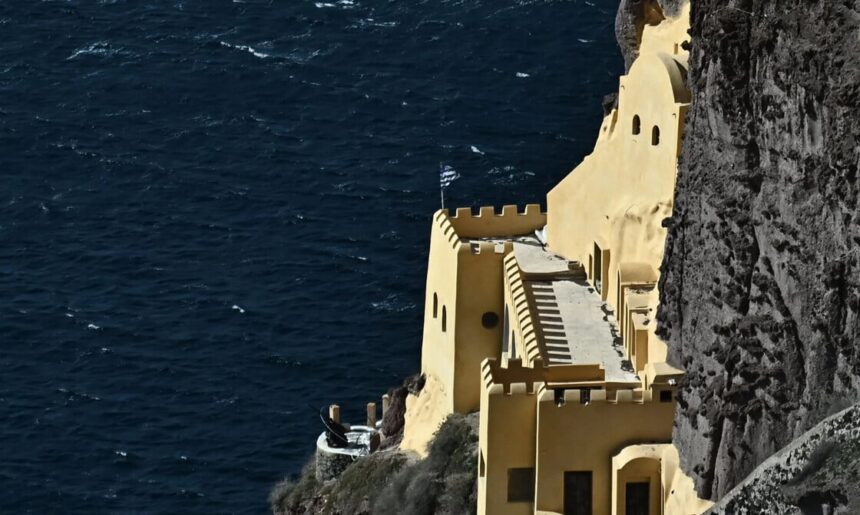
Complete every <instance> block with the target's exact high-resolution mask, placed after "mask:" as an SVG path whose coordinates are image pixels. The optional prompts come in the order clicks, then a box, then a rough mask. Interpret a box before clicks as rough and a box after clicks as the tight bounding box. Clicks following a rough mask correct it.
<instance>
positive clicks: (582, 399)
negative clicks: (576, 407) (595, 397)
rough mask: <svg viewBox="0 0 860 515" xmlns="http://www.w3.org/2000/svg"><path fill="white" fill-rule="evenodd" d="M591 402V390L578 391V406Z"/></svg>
mask: <svg viewBox="0 0 860 515" xmlns="http://www.w3.org/2000/svg"><path fill="white" fill-rule="evenodd" d="M590 402H591V390H589V389H588V388H583V389H582V390H580V391H579V403H580V404H588V403H590Z"/></svg>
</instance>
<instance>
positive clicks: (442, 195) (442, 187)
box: [439, 163, 445, 209]
mask: <svg viewBox="0 0 860 515" xmlns="http://www.w3.org/2000/svg"><path fill="white" fill-rule="evenodd" d="M439 178H440V179H441V178H442V163H439ZM439 198H440V199H442V209H445V185H444V184H443V183H442V181H441V180H440V181H439Z"/></svg>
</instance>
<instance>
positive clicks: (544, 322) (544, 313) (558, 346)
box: [530, 281, 573, 364]
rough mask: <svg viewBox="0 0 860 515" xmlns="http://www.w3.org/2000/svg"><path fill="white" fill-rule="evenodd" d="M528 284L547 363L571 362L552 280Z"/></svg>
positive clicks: (571, 358)
mask: <svg viewBox="0 0 860 515" xmlns="http://www.w3.org/2000/svg"><path fill="white" fill-rule="evenodd" d="M530 286H531V294H532V299H533V300H534V304H535V310H536V311H537V321H538V325H539V327H540V331H541V333H542V336H543V342H544V346H545V350H546V357H547V359H548V361H549V363H548V364H569V363H572V362H573V357H572V356H571V354H570V345H569V344H568V340H567V334H566V333H565V330H564V325H563V324H562V320H561V311H559V308H558V303H557V301H556V298H555V291H554V290H553V286H552V282H550V281H533V282H531V284H530Z"/></svg>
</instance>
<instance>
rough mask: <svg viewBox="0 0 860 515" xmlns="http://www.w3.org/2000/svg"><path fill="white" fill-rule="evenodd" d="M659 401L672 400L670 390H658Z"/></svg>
mask: <svg viewBox="0 0 860 515" xmlns="http://www.w3.org/2000/svg"><path fill="white" fill-rule="evenodd" d="M660 402H672V390H662V391H661V392H660Z"/></svg>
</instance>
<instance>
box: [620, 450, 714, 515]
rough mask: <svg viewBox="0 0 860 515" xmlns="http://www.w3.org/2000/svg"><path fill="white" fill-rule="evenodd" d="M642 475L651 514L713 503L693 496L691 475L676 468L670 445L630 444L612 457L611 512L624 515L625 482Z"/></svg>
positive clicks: (681, 514) (668, 514)
mask: <svg viewBox="0 0 860 515" xmlns="http://www.w3.org/2000/svg"><path fill="white" fill-rule="evenodd" d="M644 478H647V480H648V482H649V483H650V485H651V491H650V499H649V500H650V501H651V506H650V510H649V511H650V513H651V515H661V514H662V515H691V514H698V513H703V512H705V511H707V510H708V509H709V508H710V507H711V506H713V503H712V502H710V501H703V500H701V499H699V498H698V497H697V496H696V491H695V488H694V486H693V481H692V479H690V478H689V477H687V476H686V475H684V473H683V472H682V471H681V470H680V467H679V465H678V451H677V449H675V447H674V446H673V445H671V444H657V445H631V446H628V447H625V448H624V449H622V450H621V451H620V452H619V453H618V454H617V455H615V456H614V457H613V458H612V488H613V492H614V498H613V503H612V515H626V509H625V508H626V507H625V495H626V488H625V486H626V483H627V482H631V481H641V480H643V479H644Z"/></svg>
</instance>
